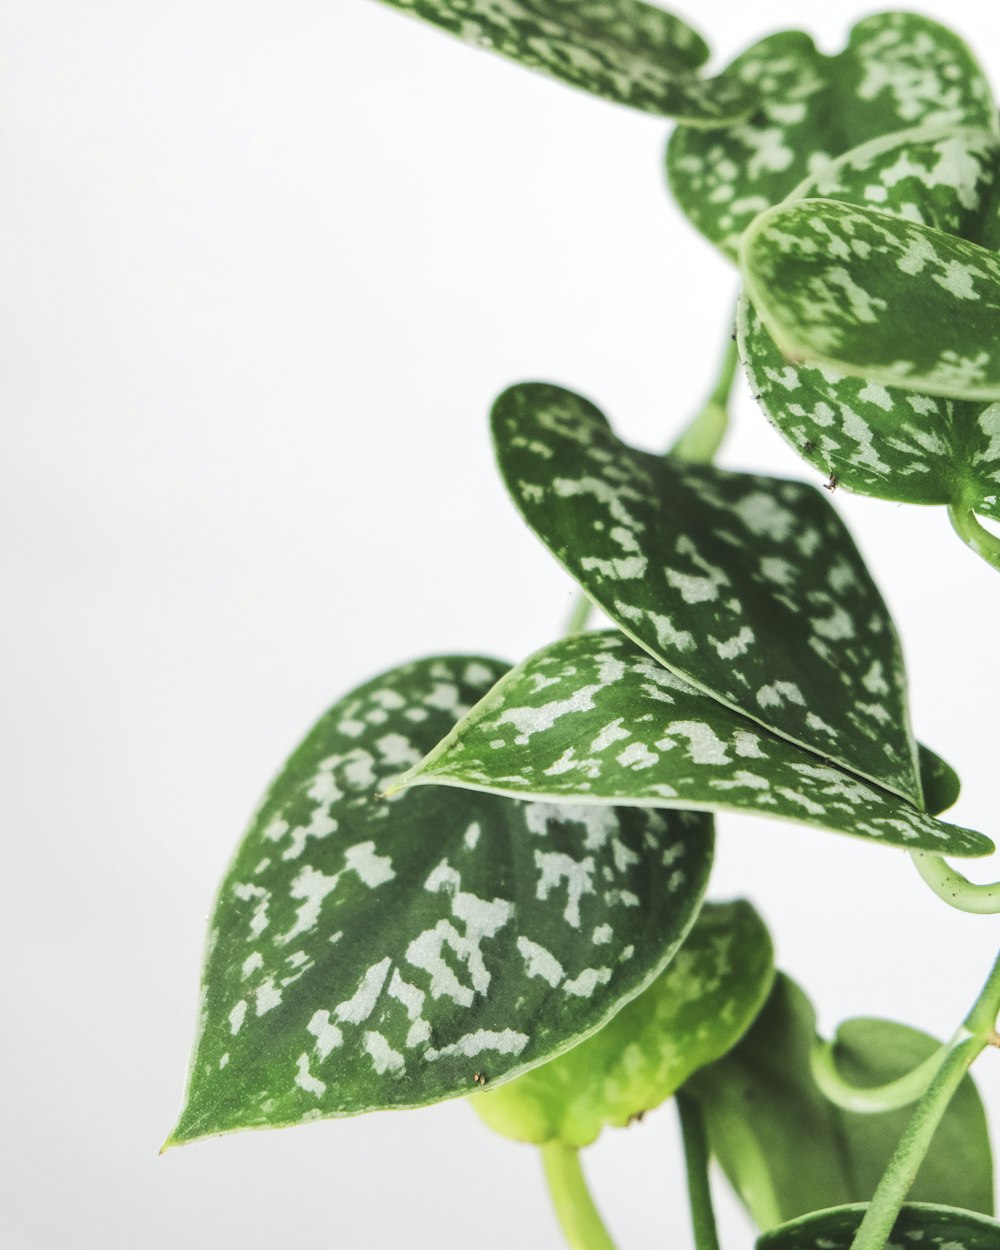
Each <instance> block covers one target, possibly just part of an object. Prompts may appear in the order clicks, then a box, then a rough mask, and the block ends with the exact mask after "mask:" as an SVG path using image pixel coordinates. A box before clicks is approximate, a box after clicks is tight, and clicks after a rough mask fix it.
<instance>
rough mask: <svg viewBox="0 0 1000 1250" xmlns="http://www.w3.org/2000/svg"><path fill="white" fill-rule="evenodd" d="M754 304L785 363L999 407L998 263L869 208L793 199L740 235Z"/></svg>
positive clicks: (967, 245)
mask: <svg viewBox="0 0 1000 1250" xmlns="http://www.w3.org/2000/svg"><path fill="white" fill-rule="evenodd" d="M740 264H741V269H742V272H743V277H744V282H745V285H746V291H747V296H748V298H749V299H750V301H751V302H752V303H753V305H754V307H755V308H756V310H757V312H758V314H759V315H760V318H761V320H762V321H763V323H764V325H765V327H766V329H767V331H768V333H769V334H770V335H771V337H772V338H773V339H774V341H775V343H776V345H777V346H778V348H779V350H780V351H781V352H782V354H783V355H784V356H785V357H787V358H788V359H789V360H790V361H792V362H797V363H808V364H815V365H825V366H827V367H829V368H832V369H835V370H837V371H838V372H840V373H847V374H850V375H852V376H856V377H863V378H866V379H869V380H870V381H872V382H875V383H881V384H882V385H884V386H895V387H901V388H903V389H904V390H908V391H916V392H920V393H922V394H928V395H942V396H946V397H949V398H953V399H970V400H975V399H981V400H995V399H1000V337H998V335H997V332H996V326H997V315H998V310H1000V256H998V255H997V254H996V253H995V252H992V251H989V250H987V249H986V248H984V247H980V246H979V245H978V244H976V243H972V242H969V241H968V240H965V239H959V238H956V237H955V236H953V235H950V234H945V233H944V232H943V231H940V230H934V229H931V228H929V227H927V226H923V225H920V224H918V223H916V222H910V221H904V220H902V219H901V218H898V217H893V216H890V215H889V214H887V213H883V212H880V211H877V210H874V209H871V208H866V207H860V206H857V205H851V204H843V203H839V202H837V201H835V200H823V199H817V200H796V201H793V202H791V203H789V204H787V205H781V206H779V207H777V208H773V209H770V210H768V211H767V212H766V213H762V214H761V215H760V216H759V217H757V218H756V219H755V220H754V222H753V224H752V226H750V228H749V229H748V230H747V232H746V233H745V235H744V236H743V241H742V245H741V250H740Z"/></svg>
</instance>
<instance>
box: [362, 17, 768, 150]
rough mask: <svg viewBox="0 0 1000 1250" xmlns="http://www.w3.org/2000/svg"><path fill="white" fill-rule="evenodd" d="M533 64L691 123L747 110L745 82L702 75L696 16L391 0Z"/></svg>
mask: <svg viewBox="0 0 1000 1250" xmlns="http://www.w3.org/2000/svg"><path fill="white" fill-rule="evenodd" d="M383 3H385V4H388V5H391V7H392V8H394V9H400V10H401V11H402V12H404V13H409V14H412V15H413V16H414V17H419V18H423V20H424V21H426V22H430V23H431V24H432V25H434V26H437V27H439V28H440V29H441V30H445V31H447V32H448V33H449V34H452V35H457V36H458V37H459V38H460V39H463V40H465V41H466V42H467V43H471V44H473V45H474V46H476V47H479V48H490V49H492V50H493V51H494V52H498V53H500V55H501V56H506V57H509V58H510V59H511V60H513V61H517V62H518V63H519V64H520V65H524V66H526V67H527V68H529V69H535V70H540V71H541V72H542V73H543V74H548V75H550V76H551V77H552V78H558V79H559V80H560V81H562V82H565V83H569V85H570V86H573V87H581V88H583V90H585V91H589V92H591V93H592V94H594V95H598V96H602V97H603V98H604V99H606V100H613V101H614V102H615V103H617V104H627V105H629V106H630V107H632V108H636V109H641V110H642V111H643V112H646V113H657V114H660V115H665V116H667V117H678V118H683V120H684V121H685V122H686V123H688V124H689V125H694V126H718V125H725V124H727V123H730V122H732V121H736V120H740V119H742V118H744V117H747V116H748V115H749V114H750V113H751V111H752V110H753V108H754V106H755V104H756V100H757V95H756V92H755V91H754V90H753V88H751V87H748V86H747V85H746V84H745V83H743V82H741V81H740V80H739V79H737V78H735V77H732V78H729V77H723V78H718V79H703V78H699V77H698V75H697V74H696V72H695V71H696V70H697V69H698V68H699V66H701V65H703V64H704V62H705V61H706V60H707V58H708V47H707V45H706V44H705V41H704V40H703V39H702V38H701V36H700V35H698V34H696V33H695V31H693V30H692V29H691V27H690V26H688V25H687V23H685V22H683V21H681V19H680V18H678V17H675V16H674V15H673V14H672V13H667V12H665V11H664V10H663V9H661V8H658V7H656V6H654V5H650V4H643V3H640V0H383Z"/></svg>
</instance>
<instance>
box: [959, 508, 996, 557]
mask: <svg viewBox="0 0 1000 1250" xmlns="http://www.w3.org/2000/svg"><path fill="white" fill-rule="evenodd" d="M948 516H949V517H950V519H951V524H952V528H953V529H954V530H955V533H956V534H957V535H958V536H959V538H961V540H962V542H964V543H965V544H966V546H968V547H971V548H972V550H973V551H974V552H975V553H976V555H977V556H981V557H982V558H983V559H984V560H985V561H986V563H987V564H990V565H992V566H993V568H995V569H1000V538H998V537H997V535H996V534H994V533H993V532H992V531H991V530H988V529H987V528H986V526H985V525H982V524H980V521H979V518H978V517H977V516H976V514H975V512H973V510H972V509H971V508H970V507H969V506H968V504H965V503H957V504H949V505H948Z"/></svg>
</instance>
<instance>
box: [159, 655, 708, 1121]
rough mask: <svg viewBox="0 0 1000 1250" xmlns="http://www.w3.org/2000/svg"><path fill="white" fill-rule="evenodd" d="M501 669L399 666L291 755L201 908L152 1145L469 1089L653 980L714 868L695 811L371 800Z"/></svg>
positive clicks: (469, 664)
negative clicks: (191, 994) (182, 1043)
mask: <svg viewBox="0 0 1000 1250" xmlns="http://www.w3.org/2000/svg"><path fill="white" fill-rule="evenodd" d="M503 671H504V666H503V665H501V664H498V663H497V662H496V661H493V660H483V659H470V658H463V657H442V658H440V659H431V660H423V661H420V662H418V663H414V664H409V665H405V666H404V667H402V668H398V669H395V670H393V671H391V672H389V673H387V674H385V675H384V676H382V677H379V678H376V679H375V680H374V681H372V682H369V683H368V684H367V685H364V686H361V687H360V688H359V689H358V690H356V691H355V692H354V693H353V694H351V695H348V696H347V697H346V698H345V699H343V700H342V701H341V702H340V703H338V704H337V705H336V706H335V707H333V708H332V709H331V711H329V712H328V713H327V714H326V715H325V716H324V717H323V718H322V719H321V720H320V721H319V723H318V724H317V725H316V726H315V728H314V729H313V730H312V731H311V732H310V734H309V735H308V736H307V737H306V739H305V741H304V742H303V743H302V745H301V746H300V747H299V748H298V750H297V751H296V752H295V753H294V754H293V755H292V757H291V759H290V760H289V761H288V763H287V764H286V766H285V768H284V770H283V771H282V772H281V774H280V775H279V777H278V779H277V780H276V781H275V782H274V784H273V786H272V787H271V789H270V791H269V792H268V794H267V797H266V798H265V800H264V803H263V805H262V806H261V808H260V810H259V812H258V813H257V815H256V817H255V818H254V820H253V823H252V825H251V827H250V830H249V832H248V833H247V835H246V837H245V838H244V840H243V842H242V844H241V845H240V848H239V850H238V851H237V854H236V858H235V860H234V862H233V865H232V867H231V868H230V870H229V872H228V874H227V876H226V879H225V881H224V882H223V885H222V889H221V891H220V894H219V898H218V901H217V903H216V907H215V913H214V916H213V919H212V931H211V936H210V939H209V944H208V953H207V956H206V966H205V971H204V980H203V993H204V1001H203V1010H202V1019H201V1026H200V1032H199V1036H198V1040H197V1043H196V1048H195V1056H194V1062H193V1065H192V1069H191V1075H190V1085H189V1088H188V1094H187V1101H186V1105H185V1107H184V1110H183V1112H182V1114H181V1118H180V1122H179V1123H178V1125H177V1127H176V1128H175V1129H174V1132H173V1134H172V1137H171V1139H170V1141H171V1143H177V1142H184V1141H190V1140H192V1139H194V1138H198V1137H204V1136H206V1135H207V1134H210V1133H219V1132H225V1131H229V1130H232V1129H239V1128H260V1127H270V1126H277V1125H284V1124H293V1123H297V1122H299V1121H302V1120H309V1119H314V1118H316V1117H321V1116H336V1115H351V1114H354V1113H356V1112H360V1111H369V1110H373V1109H376V1108H381V1107H412V1106H420V1105H423V1104H426V1103H430V1102H435V1101H438V1100H440V1099H443V1098H451V1097H455V1096H456V1095H460V1094H467V1093H468V1092H469V1091H470V1090H471V1089H474V1088H475V1085H474V1081H475V1079H476V1077H477V1076H479V1077H480V1078H482V1077H483V1076H486V1077H488V1078H489V1079H490V1080H491V1081H492V1080H498V1079H502V1078H504V1077H510V1076H513V1075H516V1074H519V1073H521V1072H524V1071H526V1070H527V1069H529V1068H531V1067H533V1066H534V1065H536V1064H538V1063H541V1062H543V1061H544V1060H546V1059H550V1058H552V1057H553V1056H555V1055H557V1054H559V1053H560V1052H562V1051H563V1050H565V1049H566V1048H567V1047H569V1046H571V1045H574V1044H575V1043H577V1042H579V1041H581V1040H583V1039H584V1038H585V1037H587V1036H589V1034H591V1033H593V1032H594V1031H595V1030H597V1029H598V1028H600V1027H601V1026H602V1025H604V1024H605V1023H606V1022H607V1021H608V1020H609V1019H610V1018H611V1017H612V1016H613V1015H614V1014H615V1013H616V1012H617V1011H619V1010H620V1009H621V1007H622V1006H623V1005H624V1004H625V1003H626V1002H627V1001H628V1000H629V999H630V998H633V997H634V996H635V995H636V994H637V993H639V992H640V991H641V990H643V989H644V988H645V987H646V986H647V985H648V984H649V983H650V982H651V981H652V980H653V979H654V978H655V977H656V976H658V975H659V973H660V972H661V971H662V970H663V968H664V967H665V966H666V964H667V963H668V962H669V960H670V958H671V957H672V956H673V954H674V953H675V951H676V949H677V948H678V946H679V945H680V943H681V941H682V939H683V938H684V936H685V934H686V933H687V930H688V929H689V927H690V925H691V924H692V923H693V921H694V918H695V916H696V914H697V911H698V907H699V904H700V900H701V896H702V893H703V891H704V888H705V884H706V880H707V875H708V871H709V867H710V864H711V859H712V831H711V821H710V820H708V819H706V818H705V817H702V816H700V815H697V814H695V813H690V812H688V813H676V814H670V815H667V814H665V813H658V812H645V811H637V810H635V809H626V810H623V811H618V810H615V809H611V808H608V809H600V808H594V807H577V808H566V807H562V808H556V807H551V806H546V805H542V804H525V803H516V802H510V801H508V800H504V799H497V798H493V797H490V796H486V795H471V794H459V793H457V792H456V791H447V790H441V789H438V790H432V789H429V788H426V789H423V790H418V791H414V792H411V793H407V794H405V795H403V796H402V798H400V799H398V800H395V801H386V800H384V799H382V798H381V797H380V795H379V790H380V787H382V786H383V785H384V783H385V781H386V780H387V779H388V778H390V777H392V776H394V775H396V774H398V773H399V772H400V771H401V770H402V769H404V768H406V767H407V766H408V765H411V764H413V763H414V762H415V761H416V760H417V759H419V757H420V756H421V755H422V754H423V752H424V751H426V750H427V749H428V748H429V747H430V746H432V745H433V744H434V743H435V742H436V741H438V740H439V739H440V738H441V736H442V734H444V733H446V732H447V730H448V729H449V728H450V727H451V725H452V724H454V721H455V719H456V717H458V716H460V715H462V713H463V712H464V711H465V710H466V708H467V706H468V705H469V704H470V703H472V702H474V701H475V700H476V699H478V698H479V697H480V696H481V695H482V694H483V693H484V691H486V690H487V689H489V687H490V686H491V685H492V684H493V683H494V682H495V681H496V679H497V678H498V677H499V676H500V675H501V674H502V673H503Z"/></svg>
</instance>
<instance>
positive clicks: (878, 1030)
mask: <svg viewBox="0 0 1000 1250" xmlns="http://www.w3.org/2000/svg"><path fill="white" fill-rule="evenodd" d="M815 1043H816V1017H815V1013H814V1011H813V1008H812V1005H811V1004H810V1002H809V1000H808V998H807V997H806V995H805V994H804V993H803V992H802V990H801V989H799V987H798V986H797V985H796V984H795V983H794V982H793V981H791V980H790V979H789V978H788V977H786V976H784V975H781V974H779V975H778V977H777V978H776V979H775V983H774V988H773V989H772V991H771V995H770V998H769V999H768V1001H767V1003H766V1004H765V1006H764V1009H763V1010H762V1011H761V1013H760V1014H759V1015H758V1017H757V1019H756V1020H755V1021H754V1023H753V1025H752V1026H751V1028H750V1029H749V1030H748V1031H747V1033H746V1035H745V1036H744V1037H743V1039H742V1040H741V1041H740V1042H739V1043H738V1045H736V1046H735V1047H734V1048H733V1049H732V1050H731V1051H730V1052H729V1053H728V1054H727V1055H725V1056H724V1057H723V1058H722V1059H720V1060H719V1061H718V1063H714V1064H711V1065H709V1066H708V1067H706V1068H702V1069H701V1070H700V1071H699V1072H697V1073H696V1074H695V1076H694V1077H693V1078H692V1080H691V1081H690V1082H689V1084H688V1087H687V1088H688V1089H689V1090H690V1091H691V1092H692V1093H694V1094H695V1095H696V1096H697V1097H698V1099H699V1101H700V1103H701V1105H702V1109H703V1111H704V1114H705V1121H706V1125H707V1128H708V1135H709V1141H710V1144H711V1148H712V1152H713V1154H714V1155H715V1156H716V1157H717V1159H718V1160H719V1163H720V1164H721V1166H722V1169H723V1171H724V1172H725V1174H726V1176H727V1177H728V1179H729V1181H730V1183H731V1184H732V1185H733V1188H734V1189H735V1190H736V1192H737V1194H738V1195H739V1196H740V1198H741V1199H742V1201H743V1203H744V1204H745V1206H746V1207H747V1210H748V1211H749V1212H750V1215H751V1216H752V1218H753V1219H754V1222H755V1223H756V1224H757V1225H758V1227H759V1228H762V1229H769V1228H774V1227H775V1226H777V1225H780V1224H783V1223H785V1222H786V1221H788V1220H793V1219H796V1218H797V1217H799V1216H801V1215H805V1214H807V1213H808V1212H811V1211H817V1210H820V1209H824V1208H828V1207H837V1206H841V1205H843V1204H845V1203H852V1202H867V1201H868V1200H869V1199H870V1198H871V1195H872V1194H873V1193H874V1192H875V1188H876V1186H877V1185H878V1182H879V1180H880V1179H881V1176H882V1173H883V1171H884V1170H885V1167H886V1165H887V1163H888V1161H889V1159H890V1157H891V1156H892V1154H893V1152H894V1150H895V1149H896V1146H897V1145H898V1143H899V1139H900V1137H901V1135H902V1133H903V1131H904V1129H905V1127H906V1125H907V1123H908V1122H909V1118H910V1115H911V1114H912V1108H908V1107H904V1108H901V1109H899V1110H896V1111H890V1112H885V1113H880V1114H874V1115H861V1114H856V1113H854V1112H849V1111H842V1110H841V1109H840V1108H839V1107H835V1106H834V1105H833V1104H832V1103H831V1102H829V1101H827V1099H826V1098H825V1097H824V1096H823V1094H822V1093H821V1092H820V1090H819V1088H818V1086H817V1085H816V1083H815V1081H814V1080H813V1076H812V1072H811V1069H810V1065H809V1055H810V1052H811V1050H812V1048H813V1046H814V1045H815ZM936 1048H937V1043H936V1042H935V1041H934V1040H933V1039H932V1038H930V1037H927V1036H926V1035H925V1034H923V1033H920V1032H918V1031H917V1030H915V1029H910V1028H906V1027H905V1026H903V1025H900V1024H894V1023H892V1022H890V1021H870V1020H866V1021H863V1022H862V1021H859V1022H852V1023H851V1024H850V1025H849V1026H845V1027H844V1028H843V1029H842V1032H841V1037H840V1044H839V1045H838V1048H837V1062H838V1067H839V1068H840V1069H841V1070H842V1071H843V1073H844V1075H845V1077H846V1078H847V1079H848V1080H851V1081H852V1082H853V1083H855V1084H858V1085H881V1084H884V1083H886V1082H887V1081H891V1080H894V1079H896V1078H898V1077H900V1076H903V1075H904V1074H905V1073H907V1072H908V1071H910V1070H912V1068H914V1067H916V1066H917V1065H918V1064H919V1063H922V1062H923V1061H924V1060H925V1059H927V1058H928V1056H929V1055H930V1054H931V1053H932V1052H933V1051H934V1050H935V1049H936ZM910 1196H911V1198H912V1199H913V1200H914V1201H916V1202H943V1201H947V1202H949V1203H957V1204H958V1205H960V1206H964V1207H970V1208H973V1209H977V1210H982V1211H984V1212H986V1213H990V1212H991V1211H992V1204H993V1194H992V1176H991V1166H990V1147H989V1137H988V1134H987V1128H986V1121H985V1116H984V1114H983V1107H982V1103H981V1102H980V1099H979V1095H978V1094H977V1092H976V1088H975V1085H974V1084H973V1082H972V1079H971V1077H966V1078H965V1079H964V1080H963V1081H962V1084H961V1086H960V1087H959V1089H958V1091H957V1092H956V1094H955V1096H954V1098H953V1099H952V1102H951V1104H950V1105H949V1107H948V1109H947V1111H946V1112H945V1114H944V1117H943V1119H942V1121H941V1123H940V1125H939V1126H938V1130H937V1132H936V1134H935V1137H934V1140H933V1141H932V1143H931V1146H930V1149H929V1151H928V1154H927V1156H926V1158H925V1159H924V1162H923V1163H922V1165H921V1167H920V1170H919V1172H918V1173H917V1177H916V1180H915V1181H914V1184H913V1187H912V1189H911V1191H910Z"/></svg>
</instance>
